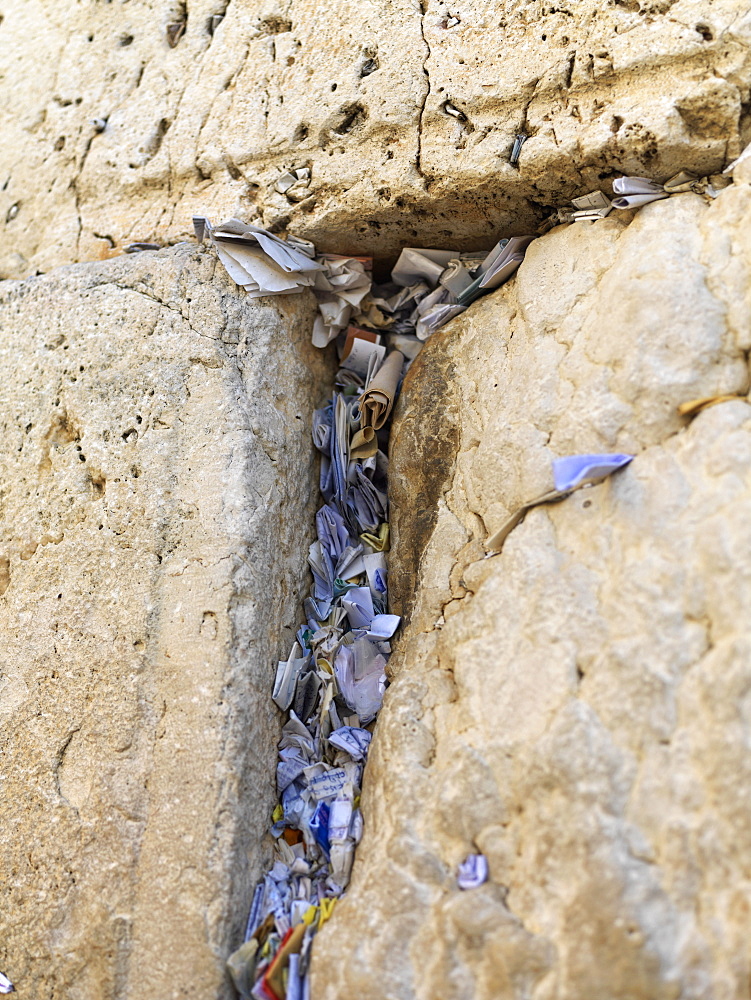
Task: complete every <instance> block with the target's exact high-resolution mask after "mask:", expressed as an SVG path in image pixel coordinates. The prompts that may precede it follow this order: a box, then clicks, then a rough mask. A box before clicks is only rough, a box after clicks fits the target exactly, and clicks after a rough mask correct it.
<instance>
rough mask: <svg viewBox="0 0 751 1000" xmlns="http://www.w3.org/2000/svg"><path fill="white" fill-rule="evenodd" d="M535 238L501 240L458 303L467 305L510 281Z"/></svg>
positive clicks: (518, 237) (461, 294)
mask: <svg viewBox="0 0 751 1000" xmlns="http://www.w3.org/2000/svg"><path fill="white" fill-rule="evenodd" d="M534 238H535V237H534V236H512V237H511V239H508V240H500V241H499V242H498V243H497V244H496V245H495V246H494V247H493V249H492V250H491V251H490V253H489V254H488V255H487V256H486V257H485V258H484V260H483V261H482V263H481V264H480V266H479V267H478V268H477V271H476V272H475V273H476V277H475V279H474V280H473V281H472V283H471V284H470V285H468V286H467V287H466V288H465V289H464V290H463V291H462V292H460V293H459V295H457V297H456V301H457V304H458V305H462V306H465V307H466V306H467V305H469V304H470V302H474V300H475V299H476V298H478V296H479V295H481V294H482V292H489V291H492V290H493V289H495V288H499V287H500V286H501V285H502V284H503V283H504V282H505V281H508V279H509V278H510V277H511V275H512V274H514V272H515V271H516V270H517V269H518V267H519V265H520V264H521V262H522V261H523V260H524V255H525V253H526V251H527V247H528V246H529V244H530V243H531V242H532V240H533V239H534Z"/></svg>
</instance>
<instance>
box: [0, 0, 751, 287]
mask: <svg viewBox="0 0 751 1000" xmlns="http://www.w3.org/2000/svg"><path fill="white" fill-rule="evenodd" d="M2 17H3V20H2V23H0V135H2V137H3V143H2V146H1V147H0V227H1V228H0V276H4V277H24V276H26V275H27V274H29V273H34V272H35V271H36V270H37V269H41V270H48V269H49V268H50V267H52V266H54V265H56V264H60V263H67V262H70V261H73V260H80V259H91V258H98V257H100V256H108V255H109V254H110V253H111V252H113V249H114V250H115V251H116V250H117V249H118V248H120V247H122V246H123V245H126V244H127V243H129V242H131V241H134V240H151V239H155V240H157V241H168V242H170V241H172V242H174V241H175V240H179V239H184V238H185V236H186V235H187V234H188V233H189V232H190V216H191V214H192V213H194V212H196V211H199V212H203V211H207V212H209V213H210V214H211V215H212V216H214V217H215V218H219V217H226V216H227V215H229V214H232V213H239V214H240V215H241V216H242V217H244V218H245V219H247V220H251V219H253V220H255V221H260V222H262V223H263V224H264V225H270V226H273V227H274V228H275V229H278V230H283V229H284V228H285V227H287V226H288V227H289V228H291V229H293V230H295V231H296V232H298V233H300V234H301V235H305V236H308V237H310V238H312V239H314V240H316V241H317V242H318V243H319V244H320V245H321V246H322V247H323V248H324V249H326V250H332V251H338V252H341V251H351V250H357V251H360V252H372V253H375V254H377V255H378V256H384V255H385V256H389V255H392V254H393V253H394V252H395V251H396V249H397V248H398V247H399V246H401V245H403V244H404V243H410V242H418V243H421V244H423V245H438V244H440V245H442V246H455V245H458V246H460V247H462V248H469V247H477V246H478V245H480V246H485V245H490V244H492V242H494V240H495V239H497V238H498V235H499V233H500V232H503V231H513V232H523V231H525V230H526V229H528V228H529V227H530V226H532V225H534V224H535V223H536V222H537V221H539V220H540V219H541V218H543V217H544V216H545V214H546V212H547V211H548V208H549V206H555V207H557V206H558V205H560V204H562V203H563V202H565V201H566V200H567V199H568V198H570V197H571V196H573V195H576V194H582V193H584V192H585V191H587V190H589V189H591V188H593V187H606V188H607V185H608V182H609V179H610V178H611V177H612V176H613V175H614V174H616V173H620V172H624V171H625V172H631V173H636V174H647V175H648V176H650V177H655V178H658V179H665V178H667V177H669V176H670V175H671V174H673V173H675V172H676V171H677V170H679V169H681V168H683V167H687V168H689V169H694V170H697V171H698V172H700V173H706V172H712V171H716V170H719V169H721V168H722V167H723V165H724V164H725V163H727V162H728V161H729V160H732V159H733V158H734V157H736V156H737V155H738V153H739V151H740V148H741V145H742V143H743V141H744V140H745V141H748V140H749V139H750V138H751V135H750V134H749V130H751V117H750V116H749V113H748V107H749V100H750V99H751V94H750V92H749V79H751V54H750V53H751V13H749V10H748V5H747V4H746V3H745V2H743V0H713V2H712V3H711V4H710V5H708V4H707V3H705V2H702V0H617V2H614V3H611V4H603V3H601V2H600V0H578V2H577V3H575V4H571V3H563V4H557V5H549V4H547V3H545V2H543V0H535V2H534V3H524V4H519V3H517V2H516V0H504V2H502V3H499V2H497V0H492V2H491V0H466V2H465V3H463V4H462V5H461V8H460V9H459V8H456V9H454V8H451V7H449V6H447V5H446V4H445V3H444V2H443V0H421V3H420V4H419V5H418V4H417V3H415V2H412V0H376V2H372V3H341V2H340V3H334V2H331V0H328V2H321V0H285V3H283V4H282V3H277V2H275V0H232V2H228V0H191V3H190V4H189V5H188V4H182V3H177V2H175V0H153V2H150V3H148V4H145V3H140V4H136V3H132V2H131V3H128V2H127V0H116V2H113V3H103V4H95V5H91V4H89V5H85V6H82V5H81V4H79V3H77V2H76V0H56V2H55V3H49V2H43V0H6V2H5V3H4V5H3V13H2ZM183 23H184V25H185V30H184V33H183V34H182V35H181V36H180V37H178V34H179V28H180V26H181V25H182V24H183ZM170 38H171V39H172V40H173V41H176V44H175V46H174V47H171V45H170V44H169V39H170ZM520 131H524V132H525V133H526V134H528V135H529V136H530V138H529V139H528V140H527V143H526V144H525V146H524V147H523V149H522V153H521V158H520V161H519V164H518V166H512V165H511V164H510V163H509V162H508V159H509V154H510V151H511V147H512V144H513V141H514V137H515V135H516V134H517V133H518V132H520ZM303 166H304V167H308V168H309V169H310V171H311V178H310V183H309V185H307V186H306V185H305V184H304V183H302V184H300V185H296V186H295V187H294V188H292V189H291V190H290V191H289V192H288V193H286V194H285V193H280V192H279V191H278V190H277V189H276V187H275V184H276V181H277V180H278V178H279V177H280V175H281V174H282V173H284V172H286V171H287V170H289V169H291V168H298V167H303Z"/></svg>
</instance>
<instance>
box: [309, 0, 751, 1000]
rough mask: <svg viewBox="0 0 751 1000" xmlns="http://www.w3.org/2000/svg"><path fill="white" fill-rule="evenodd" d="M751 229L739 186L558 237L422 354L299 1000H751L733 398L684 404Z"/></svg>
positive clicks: (409, 390)
mask: <svg viewBox="0 0 751 1000" xmlns="http://www.w3.org/2000/svg"><path fill="white" fill-rule="evenodd" d="M676 9H677V8H676V7H675V6H674V7H673V10H676ZM749 223H751V186H749V185H748V184H737V185H736V186H735V187H734V188H732V189H728V190H727V191H726V192H725V193H723V194H722V195H721V196H720V197H719V198H718V199H717V201H716V202H714V203H713V204H712V205H711V206H708V205H707V204H705V203H704V202H703V201H702V200H701V199H700V198H699V197H697V196H695V195H682V196H679V197H676V198H673V199H670V200H669V201H663V202H658V203H655V204H653V205H650V206H648V207H647V208H645V209H643V210H642V211H641V212H640V213H638V214H636V215H635V217H633V221H630V219H629V217H628V216H627V217H624V216H621V217H616V218H612V217H611V218H608V219H607V220H604V221H602V222H598V223H596V224H593V225H589V224H584V225H581V226H579V225H572V226H568V227H560V228H559V229H557V230H555V231H553V232H552V233H550V234H549V235H547V236H545V237H543V238H541V239H540V240H538V241H537V242H536V243H534V244H533V245H532V247H531V248H530V250H529V251H528V254H527V258H526V260H525V262H524V264H523V265H522V267H521V269H520V270H519V272H518V275H517V277H516V278H515V279H514V280H513V281H512V282H511V283H510V284H508V285H507V286H505V288H503V289H502V290H500V291H499V292H497V293H495V294H493V295H491V296H489V297H488V298H486V299H484V300H483V301H482V302H480V303H479V304H477V305H475V306H473V307H472V308H471V309H470V310H469V311H468V312H467V313H466V314H465V315H464V316H463V317H460V318H459V319H457V320H455V321H454V322H453V323H451V324H450V325H449V326H447V327H446V328H444V329H443V330H441V331H439V333H438V334H436V335H435V336H434V338H433V339H432V340H431V341H430V342H429V343H428V345H427V347H426V349H425V350H424V351H423V353H422V354H421V356H420V358H419V359H418V361H417V362H416V363H415V364H414V365H413V367H412V370H411V371H410V373H409V375H408V378H407V380H406V382H405V387H404V391H403V395H402V398H401V402H400V404H399V413H398V415H397V419H396V423H395V428H394V431H393V437H392V472H391V483H392V489H393V491H394V493H393V503H394V508H395V509H394V526H395V536H396V537H395V542H394V550H393V553H392V557H391V558H392V562H391V574H392V579H394V580H397V579H399V578H400V577H401V578H404V579H409V580H419V587H418V588H417V591H416V596H415V599H414V602H411V601H408V600H407V595H406V594H402V600H403V603H404V606H405V608H406V609H407V610H409V606H410V603H414V608H413V610H412V614H411V620H410V622H409V625H408V628H407V630H406V632H405V634H404V636H403V637H402V639H401V641H400V643H399V646H398V650H397V652H396V654H395V656H394V657H393V658H392V660H391V667H392V668H393V673H394V681H393V684H392V686H391V687H390V689H389V691H388V692H387V694H386V698H385V701H384V707H383V709H382V712H381V715H380V717H379V721H378V726H377V730H376V736H375V739H374V741H373V744H372V750H371V755H370V761H369V764H368V770H367V772H366V778H365V786H364V797H363V810H364V814H365V818H366V827H365V837H364V840H363V843H362V845H361V847H360V852H359V854H358V856H357V861H356V863H355V869H354V875H353V881H352V884H351V888H350V891H349V893H348V895H347V897H346V898H345V900H344V901H343V902H342V903H341V904H340V907H339V909H338V910H337V913H336V914H335V917H334V919H332V921H331V922H330V924H329V925H328V926H327V927H326V928H324V930H323V931H322V933H321V934H320V935H319V937H318V938H317V940H316V955H315V961H314V980H313V989H314V996H315V997H316V998H317V1000H340V998H342V997H346V996H352V997H355V996H356V997H358V998H359V1000H371V998H372V1000H417V998H419V1000H470V998H471V1000H498V998H500V997H503V998H519V1000H521V998H534V1000H553V998H555V1000H581V998H583V997H608V998H613V1000H616V998H623V1000H625V998H629V1000H632V998H636V997H638V998H644V1000H657V998H660V1000H662V998H664V1000H667V998H678V997H680V998H682V1000H689V998H690V1000H699V998H709V997H712V998H713V1000H720V998H722V1000H731V998H735V997H739V996H741V995H743V994H744V992H745V991H746V990H747V984H748V980H749V973H750V972H751V969H750V968H749V961H748V950H747V948H746V946H745V942H746V939H747V935H748V926H749V912H750V910H751V884H750V883H749V881H748V876H747V873H748V866H749V862H750V861H751V827H749V820H748V810H747V808H746V796H745V791H744V790H745V789H746V787H747V786H748V783H749V781H750V780H751V755H750V754H749V749H748V748H749V745H751V717H750V716H749V691H751V666H749V648H750V647H751V633H750V632H749V624H748V613H747V611H748V607H749V604H750V602H751V537H750V535H749V532H750V531H751V529H750V528H749V524H750V523H751V473H750V472H749V469H750V468H751V406H749V403H748V402H747V401H746V399H745V398H744V399H738V400H737V401H732V402H729V403H725V404H723V405H720V406H716V407H714V408H712V409H708V410H706V411H705V412H703V413H701V414H700V415H699V416H698V417H696V419H694V420H693V421H692V422H688V421H687V420H685V419H683V418H680V417H679V416H678V415H677V413H676V407H677V406H678V404H679V403H681V402H684V401H686V400H689V399H692V398H696V397H700V396H707V395H711V394H715V393H740V394H744V393H746V392H747V391H748V388H749V372H748V363H747V362H748V358H747V354H748V350H749V348H750V347H751V339H750V338H751V319H750V316H751V310H750V309H749V299H748V294H749V293H748V289H749V274H750V270H751V242H750V241H749V232H751V229H750V228H749ZM434 366H435V367H434ZM435 371H438V372H440V373H445V375H446V379H445V382H444V385H443V387H439V386H438V385H437V384H433V385H432V388H431V389H430V391H427V390H426V382H430V381H431V372H435ZM438 381H440V378H439V380H438ZM441 398H442V399H443V402H442V403H439V399H441ZM439 405H440V406H442V409H443V417H442V419H443V420H444V430H443V435H444V440H445V442H446V446H447V450H449V451H450V453H451V457H452V461H451V462H450V463H447V462H446V456H445V455H444V456H442V457H441V460H440V461H441V469H440V470H439V473H436V471H435V470H434V469H432V468H431V463H432V462H433V460H434V457H435V455H436V450H437V448H438V439H439V438H440V432H439V431H438V430H437V429H436V426H435V425H436V423H437V420H436V417H435V415H434V413H433V412H432V411H433V409H434V408H436V407H438V406H439ZM423 423H427V424H428V426H429V427H430V428H431V438H430V441H429V442H427V444H426V447H425V449H424V451H423V453H422V455H419V456H418V455H417V454H416V452H417V449H418V448H419V440H420V433H419V428H420V426H421V424H423ZM602 451H605V452H630V453H633V454H635V456H636V457H635V459H634V461H633V462H632V463H631V465H629V466H628V468H627V469H625V470H624V471H622V472H620V473H618V474H617V475H616V476H614V477H613V478H612V479H610V480H608V481H606V482H604V483H603V484H601V485H599V486H596V487H594V488H592V489H588V490H584V491H580V492H578V493H575V494H574V495H572V496H571V497H570V498H568V499H566V500H564V501H563V502H561V503H558V504H554V505H549V506H545V507H538V508H536V509H535V510H533V511H531V512H530V513H529V514H528V515H527V517H526V520H525V521H524V522H523V523H522V524H521V525H519V526H518V527H517V528H515V530H514V531H513V532H512V533H511V535H510V536H509V537H508V539H507V540H506V543H505V546H504V548H503V551H502V553H501V554H500V555H498V556H496V557H494V558H491V559H487V560H486V559H483V546H482V543H483V541H484V539H485V538H486V537H487V536H488V535H489V534H490V533H491V532H493V531H494V530H495V529H496V528H497V527H499V526H500V525H501V524H502V523H503V521H504V520H505V518H506V517H507V516H508V514H509V513H511V512H512V511H513V510H514V509H515V508H516V507H518V506H519V505H520V504H521V503H523V502H524V501H526V500H528V499H531V498H532V497H534V496H536V495H539V494H540V493H541V492H543V491H544V490H545V489H546V488H549V486H550V485H551V484H552V477H551V472H550V463H551V459H552V458H554V457H557V456H560V455H566V454H572V453H580V452H602ZM421 462H422V466H421V464H420V463H421ZM438 480H440V482H438ZM413 526H416V527H415V532H413ZM416 559H417V560H418V562H417V563H416V562H415V560H416ZM475 851H481V852H484V853H485V855H486V856H487V858H488V860H489V863H490V880H489V882H488V883H487V884H486V885H484V886H482V887H480V888H478V889H474V890H471V891H467V892H461V891H459V890H458V889H457V886H456V868H457V865H458V864H459V862H461V861H462V860H463V859H464V857H465V856H466V855H467V854H469V853H471V852H475Z"/></svg>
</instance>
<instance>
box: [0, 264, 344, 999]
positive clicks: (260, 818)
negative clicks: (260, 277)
mask: <svg viewBox="0 0 751 1000" xmlns="http://www.w3.org/2000/svg"><path fill="white" fill-rule="evenodd" d="M314 308H315V307H314V303H313V301H312V298H308V296H307V295H306V296H301V295H298V296H288V297H286V298H281V299H277V300H265V301H263V302H258V301H252V300H250V299H248V298H247V297H246V296H245V295H244V294H243V293H242V292H240V293H238V290H237V289H236V288H235V286H234V285H233V284H232V283H231V282H230V281H229V279H228V278H227V277H226V275H225V274H224V273H223V271H222V270H221V268H218V267H217V266H216V262H215V258H214V256H213V255H212V254H211V253H210V252H208V251H203V250H198V249H195V248H190V247H183V248H181V249H177V250H168V251H162V252H161V253H159V254H142V255H140V256H139V257H137V258H124V259H122V260H120V261H110V262H106V263H101V264H91V265H77V266H74V267H70V268H66V269H63V270H59V271H57V272H56V273H55V274H54V276H53V275H50V276H48V277H43V278H36V279H31V280H28V281H25V282H19V283H11V282H8V283H4V284H2V285H0V412H1V414H2V423H3V427H2V436H1V437H0V484H1V490H2V493H1V499H0V591H2V597H0V636H1V639H0V647H1V648H2V655H1V656H0V721H1V734H0V741H1V742H2V755H1V756H0V775H1V777H2V803H3V805H2V812H3V819H2V824H1V832H0V882H2V885H3V904H2V907H0V968H1V969H2V970H3V971H4V972H6V973H7V974H8V975H9V976H10V977H11V979H12V980H14V981H15V983H16V987H17V990H18V996H19V1000H47V998H52V997H53V996H54V997H65V998H66V1000H95V998H96V1000H104V998H109V997H118V998H123V997H136V996H149V997H155V998H156V997H159V998H160V1000H161V998H165V1000H166V998H171V997H175V998H177V997H186V996H193V997H201V998H202V1000H207V998H210V997H228V996H230V995H232V994H231V990H230V988H229V986H228V984H227V981H226V978H225V973H224V966H223V962H224V958H226V956H227V954H228V953H229V952H230V951H231V950H232V949H233V948H234V947H236V945H237V942H238V940H239V939H241V935H242V930H243V927H242V924H243V921H244V919H245V916H246V914H247V906H248V901H249V898H250V893H251V892H252V887H253V884H254V882H255V880H256V879H257V878H258V877H259V876H260V874H261V873H262V871H263V869H264V867H265V865H266V864H267V862H268V855H269V853H270V852H269V850H268V845H266V843H265V841H264V839H263V836H264V832H265V829H266V826H267V824H268V817H269V812H270V810H271V809H272V808H273V804H274V802H275V801H276V791H275V787H274V764H275V742H276V740H277V738H278V731H279V720H278V713H277V712H276V711H275V710H274V708H273V705H272V703H271V701H270V699H269V688H270V683H271V679H272V674H273V670H272V664H273V661H274V660H275V659H276V658H277V657H278V656H279V655H280V654H282V653H285V655H286V652H287V651H288V649H287V647H288V646H289V644H290V641H291V634H292V631H293V630H294V629H295V628H296V623H297V618H298V613H299V605H300V600H301V597H300V592H301V590H302V589H304V586H305V583H306V580H305V573H304V568H305V556H306V545H307V542H308V539H307V526H308V525H311V523H312V516H313V511H314V499H315V496H316V491H315V486H316V479H317V472H316V469H315V467H314V460H313V454H312V449H311V446H310V441H309V432H310V422H311V411H312V409H313V407H314V406H317V405H319V404H320V402H321V391H322V390H321V387H322V386H324V385H325V384H326V383H327V381H328V380H329V379H330V373H329V370H328V362H327V360H326V357H325V356H324V355H322V354H321V352H318V351H316V350H314V349H313V348H312V347H311V346H310V344H309V338H310V326H311V323H312V317H313V313H314Z"/></svg>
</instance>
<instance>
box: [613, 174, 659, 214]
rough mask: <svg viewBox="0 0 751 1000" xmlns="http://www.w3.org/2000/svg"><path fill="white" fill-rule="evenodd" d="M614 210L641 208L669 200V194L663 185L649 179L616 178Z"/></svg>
mask: <svg viewBox="0 0 751 1000" xmlns="http://www.w3.org/2000/svg"><path fill="white" fill-rule="evenodd" d="M613 194H615V195H617V197H616V198H613V202H612V204H613V208H618V209H621V210H623V209H629V208H641V207H642V205H648V204H649V203H650V202H652V201H659V200H660V199H661V198H667V197H668V193H667V191H666V190H665V188H664V187H663V186H662V184H659V183H658V182H657V181H651V180H650V179H649V178H648V177H616V179H615V180H614V181H613Z"/></svg>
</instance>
